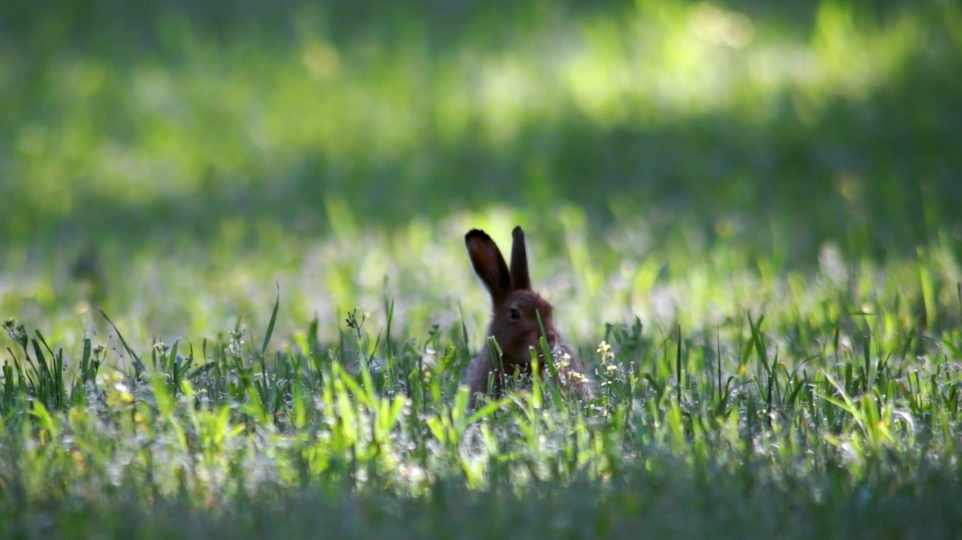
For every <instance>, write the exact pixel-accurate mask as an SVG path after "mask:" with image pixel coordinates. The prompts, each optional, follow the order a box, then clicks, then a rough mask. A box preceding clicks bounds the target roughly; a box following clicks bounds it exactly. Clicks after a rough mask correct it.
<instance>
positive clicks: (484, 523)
mask: <svg viewBox="0 0 962 540" xmlns="http://www.w3.org/2000/svg"><path fill="white" fill-rule="evenodd" d="M888 270H889V271H891V272H897V270H896V269H895V268H894V267H890V268H888ZM915 271H916V272H917V271H918V270H917V269H915ZM849 284H850V285H851V283H849ZM946 285H947V284H946ZM846 289H847V290H852V288H851V287H846ZM945 289H946V290H948V289H953V290H952V292H956V293H957V291H958V285H957V284H955V287H948V286H946V288H945ZM896 290H897V289H896ZM915 291H916V292H914V293H912V292H897V293H894V294H887V293H885V291H884V290H878V291H873V293H874V294H873V297H874V298H873V302H872V303H871V304H868V303H866V304H863V305H862V306H860V307H859V308H857V309H853V308H852V305H853V303H854V301H856V300H858V299H855V298H852V297H847V296H845V294H844V293H842V292H841V291H839V295H838V296H836V297H835V298H834V299H826V300H824V301H823V303H822V304H821V305H818V306H816V309H815V312H812V311H810V310H809V309H808V308H796V309H795V310H794V311H793V310H785V309H772V310H771V311H769V312H756V313H753V312H752V311H748V312H743V311H741V309H739V308H738V307H737V306H735V307H734V309H732V310H731V311H729V312H728V315H727V317H726V318H725V319H723V320H722V321H720V322H717V323H716V324H712V325H711V326H705V325H697V324H686V325H684V326H673V327H670V328H671V330H670V331H662V330H659V329H658V328H657V325H651V326H645V325H643V324H642V323H641V321H640V320H636V321H635V322H634V323H633V324H631V325H628V326H624V325H621V324H618V323H613V324H608V325H606V326H605V328H599V329H598V332H599V334H598V335H603V336H604V341H603V342H602V343H601V344H600V345H599V346H597V347H593V346H589V347H583V348H582V349H581V351H582V354H585V355H587V357H588V358H587V360H588V364H589V365H590V366H591V367H592V370H593V372H594V374H595V376H596V378H597V381H598V383H599V386H600V388H601V391H600V392H599V393H598V397H597V398H596V399H595V400H594V401H592V402H589V403H582V402H580V401H578V399H577V398H576V397H574V396H576V395H577V394H575V393H571V392H566V391H565V389H564V388H563V387H559V386H558V385H559V384H562V385H563V384H564V382H563V381H559V380H557V379H555V378H553V377H546V378H543V376H544V374H545V373H546V371H545V370H544V369H540V366H539V369H535V370H533V377H535V381H534V384H533V385H531V386H530V387H529V389H527V390H525V389H524V388H519V389H517V390H514V391H511V392H509V393H508V395H507V396H506V397H504V398H503V399H500V400H494V401H490V402H487V403H485V404H483V406H482V407H481V408H480V409H479V410H477V411H470V410H468V408H467V403H468V399H467V398H468V396H467V394H466V393H465V392H464V390H463V389H459V388H458V381H459V378H460V376H461V370H462V369H463V366H464V365H465V364H466V362H467V361H469V360H470V357H471V356H470V348H465V347H464V346H463V343H460V342H459V340H463V330H462V329H461V328H460V326H461V323H454V325H453V326H454V328H455V329H457V331H456V332H454V333H453V334H450V335H451V336H453V337H454V340H452V337H445V335H446V334H445V333H444V332H443V330H442V329H440V328H438V329H432V330H430V331H429V332H428V333H427V334H426V335H427V338H426V341H425V342H423V343H420V342H419V340H418V339H417V338H416V337H414V336H405V335H403V334H402V335H395V336H392V338H391V339H390V340H388V339H386V338H385V336H384V330H385V328H370V326H369V325H370V324H371V322H372V321H373V320H375V319H376V317H374V316H373V315H372V314H368V313H366V312H360V311H358V310H352V311H350V312H349V313H348V314H347V317H346V319H345V320H344V321H343V322H342V323H339V324H338V325H337V326H338V328H337V329H336V333H337V334H338V335H340V336H341V338H340V339H338V340H335V341H333V342H330V343H325V342H323V341H320V340H317V339H316V338H315V336H310V338H309V339H306V338H302V339H297V340H294V342H290V343H286V344H284V345H283V346H281V347H280V348H277V347H276V346H272V345H271V343H272V333H273V329H274V328H276V326H275V325H276V323H277V321H278V317H279V315H278V314H279V313H280V312H282V306H283V303H284V302H283V300H282V299H281V298H280V297H278V298H277V299H275V302H274V305H273V309H271V310H270V311H271V312H270V317H269V319H268V322H267V327H266V329H265V331H264V332H263V338H262V339H260V340H255V339H253V335H252V334H253V333H252V332H251V331H250V330H246V329H244V328H242V327H237V328H235V329H234V330H232V331H231V332H229V333H228V335H227V336H226V337H225V338H224V339H220V338H218V339H215V340H212V341H206V340H199V341H198V340H195V339H184V340H177V341H175V342H174V343H171V344H166V343H163V342H156V343H154V344H153V346H152V347H151V348H150V351H149V352H146V353H145V352H138V351H136V350H135V348H134V346H133V345H130V342H128V341H127V340H126V339H125V338H124V337H123V335H122V333H121V331H122V330H123V329H122V328H120V327H118V328H117V333H116V336H117V340H118V342H119V343H120V344H121V347H120V348H119V349H112V350H110V351H109V353H108V352H106V351H105V350H104V349H102V348H100V347H99V346H95V345H94V343H96V342H95V341H91V340H89V339H87V340H84V341H83V343H82V344H81V346H80V347H79V351H76V354H77V356H76V357H75V356H74V354H75V352H74V351H73V350H71V348H67V349H63V348H61V347H59V346H58V344H57V343H56V342H48V341H47V340H46V339H45V338H44V336H43V334H42V333H41V332H39V331H37V330H35V329H33V328H27V327H25V326H24V325H22V324H20V323H18V322H16V321H14V320H10V321H8V322H7V323H5V325H4V328H5V330H6V331H7V334H8V337H9V339H10V343H11V346H9V347H7V355H8V358H7V361H6V364H7V365H6V366H5V368H4V371H3V374H4V378H3V391H2V400H0V417H2V424H0V451H2V452H3V454H4V459H3V460H2V462H0V463H2V464H0V483H2V484H3V485H4V486H5V490H4V491H3V495H2V496H0V515H2V517H3V519H2V520H0V523H3V525H0V532H2V533H3V536H4V537H10V538H39V537H41V536H44V535H47V536H48V535H50V534H53V535H54V536H58V537H78V538H79V537H84V536H86V535H89V534H105V535H108V536H117V535H123V534H128V535H129V534H134V535H137V536H147V537H152V536H163V535H180V536H192V535H201V536H203V534H213V533H212V532H211V531H215V530H216V531H233V534H234V537H238V538H248V537H249V538H255V537H256V538H264V537H267V538H274V537H278V538H280V537H290V536H291V535H293V536H294V537H295V538H302V537H303V538H307V537H313V536H315V535H316V534H318V533H317V532H316V531H314V530H312V529H311V526H313V524H318V523H326V525H325V526H324V530H328V531H329V530H330V529H331V528H335V529H338V530H344V531H345V532H344V534H345V536H348V537H358V538H360V537H363V535H364V534H379V535H380V534H385V535H388V536H391V535H398V536H401V537H408V536H410V535H416V536H420V537H429V538H430V537H434V536H435V535H436V536H446V535H447V534H451V533H452V532H453V531H459V532H458V534H459V535H460V536H462V537H469V538H471V537H479V538H480V537H486V536H488V535H490V534H497V533H498V531H502V532H503V531H506V530H511V531H512V534H517V535H519V536H520V537H523V538H524V537H532V538H534V537H543V535H544V534H564V535H568V536H572V537H585V538H604V537H608V538H628V537H636V535H637V532H638V531H637V530H635V528H636V527H643V528H644V529H643V530H645V531H650V533H651V535H652V536H663V535H669V536H675V535H683V536H690V535H695V536H707V535H714V534H717V533H718V531H719V530H720V528H723V529H724V530H725V533H727V534H730V535H731V536H732V537H736V536H737V537H743V536H744V535H771V534H777V535H778V536H780V537H789V538H792V537H798V538H803V537H813V536H815V535H822V536H825V535H828V536H830V537H851V535H852V534H853V531H855V533H854V534H855V536H863V535H864V536H866V537H869V536H872V535H874V534H879V533H883V532H884V533H887V534H896V535H898V536H902V535H924V536H928V535H930V534H932V533H934V532H937V531H940V530H943V531H949V530H956V529H955V527H957V526H958V523H957V521H958V518H956V517H953V516H957V515H959V511H958V510H959V508H957V503H956V502H955V501H958V500H960V499H958V497H957V496H956V495H957V494H958V469H957V460H958V457H959V454H958V450H957V448H956V447H957V442H956V439H957V426H958V425H959V423H960V420H962V409H960V407H959V405H960V404H959V401H960V395H959V394H960V393H959V390H958V381H959V379H960V373H959V371H958V364H959V362H960V361H962V357H960V349H962V323H960V319H959V318H958V317H957V316H956V315H955V314H957V313H958V298H957V294H939V295H935V296H933V298H934V304H933V305H932V306H925V302H924V301H923V300H922V298H921V297H920V296H921V295H923V294H925V293H924V292H923V291H922V289H921V288H920V289H915ZM781 300H782V301H784V302H789V303H791V302H798V301H800V300H802V298H797V297H794V296H792V295H788V296H786V297H783V298H782V299H781ZM906 303H907V304H909V305H913V306H917V307H918V308H919V309H923V310H927V311H926V312H928V311H935V312H936V314H933V315H932V316H929V317H921V316H919V312H918V311H913V310H905V309H903V306H904V305H905V304H906ZM384 305H385V306H386V309H387V313H385V314H383V315H385V316H386V318H384V319H381V320H391V321H392V323H393V321H394V319H393V318H391V313H393V311H394V309H396V305H395V304H393V303H392V302H386V303H385V304H384ZM561 313H563V312H561ZM819 313H832V314H833V315H832V316H831V317H829V318H825V319H821V316H820V315H819ZM938 313H944V315H938ZM342 324H343V325H344V326H342ZM315 326H316V324H315ZM685 328H690V330H685ZM315 330H316V328H315ZM412 330H413V329H411V328H408V329H407V331H408V332H410V331H412ZM95 339H100V338H95ZM198 343H201V345H199V346H198V345H196V344H198ZM400 343H404V345H403V346H399V345H398V344H400ZM595 349H597V350H595ZM121 355H125V356H127V357H129V358H132V359H136V361H133V362H125V363H124V362H118V359H119V357H120V356H121ZM559 390H561V391H560V392H559ZM513 500H517V501H519V502H518V503H516V505H515V506H512V505H513V504H514V503H511V502H510V501H513ZM311 506H313V507H314V508H315V510H313V511H308V510H307V508H309V507H311ZM521 508H524V510H523V511H522V510H521ZM894 508H905V509H911V511H903V512H899V515H900V516H901V517H900V519H899V520H895V519H894V518H893V517H892V516H891V515H890V513H891V512H892V511H893V509H894ZM913 512H914V513H913ZM315 513H317V514H316V515H315ZM124 515H126V516H136V518H134V519H133V521H128V520H127V519H122V518H121V516H124ZM282 515H290V517H289V520H288V521H285V520H284V519H283V518H282V517H281V516H282ZM362 515H363V516H365V517H364V518H361V517H360V516H362ZM468 515H471V516H472V518H471V523H472V524H471V526H470V527H466V528H465V529H464V530H459V528H460V527H465V525H466V522H465V521H464V520H466V519H468V518H467V516H468ZM322 518H323V519H322ZM581 519H588V520H589V523H582V522H579V520H581ZM234 520H240V523H246V524H247V525H248V527H240V526H239V525H237V523H236V522H234ZM359 520H360V521H359ZM232 522H234V523H233V524H232ZM362 523H363V524H362ZM850 527H855V528H850ZM205 531H206V532H205Z"/></svg>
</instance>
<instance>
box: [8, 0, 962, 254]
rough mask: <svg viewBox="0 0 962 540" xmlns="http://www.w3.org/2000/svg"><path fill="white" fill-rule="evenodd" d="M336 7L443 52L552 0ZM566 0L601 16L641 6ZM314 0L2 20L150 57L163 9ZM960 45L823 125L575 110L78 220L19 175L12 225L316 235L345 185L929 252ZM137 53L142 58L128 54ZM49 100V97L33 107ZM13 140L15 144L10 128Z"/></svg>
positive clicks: (801, 14)
mask: <svg viewBox="0 0 962 540" xmlns="http://www.w3.org/2000/svg"><path fill="white" fill-rule="evenodd" d="M856 4H857V5H856V8H855V9H864V10H876V11H877V12H878V16H880V17H884V16H885V14H886V13H888V12H889V11H891V10H895V9H897V8H901V7H904V6H906V5H909V4H910V3H909V2H895V1H890V2H860V3H856ZM323 5H324V9H325V11H326V12H327V13H328V17H329V18H328V21H329V24H330V27H331V29H332V32H333V34H334V35H335V37H336V38H337V39H343V40H348V39H351V36H356V35H358V34H359V33H363V32H365V31H372V30H371V29H375V28H390V23H389V22H385V21H389V20H390V16H391V13H392V10H399V11H398V13H401V12H403V13H406V14H414V15H417V16H423V17H424V18H425V20H427V21H429V22H428V25H429V26H430V28H431V30H430V36H431V38H430V41H431V43H432V44H433V46H436V47H438V48H442V49H443V47H445V46H446V44H447V43H449V42H450V40H456V39H457V35H458V32H460V31H462V30H465V29H466V28H469V27H474V28H485V27H486V26H485V24H486V23H485V22H484V21H486V20H497V17H504V18H511V17H523V16H530V14H531V13H536V8H537V3H534V2H532V3H524V4H516V3H515V2H507V1H498V2H484V3H482V2H441V1H438V0H430V1H428V0H424V1H417V2H410V1H409V2H404V3H397V4H394V3H382V2H373V1H371V2H353V1H343V2H328V3H325V4H323ZM565 5H566V6H568V8H569V9H572V10H590V9H600V8H602V7H606V8H612V6H613V7H614V9H618V8H619V6H624V5H627V4H626V3H625V2H620V1H619V2H603V1H598V2H587V3H586V2H574V1H571V2H568V3H566V4H565ZM726 5H729V6H731V7H733V8H736V9H741V10H743V11H745V12H746V13H749V14H752V15H753V16H757V17H769V18H771V19H772V20H775V21H778V22H779V24H784V25H786V27H791V28H793V31H795V32H798V33H801V34H805V33H806V32H808V31H810V25H811V21H812V18H813V15H812V13H813V12H814V9H815V7H814V5H809V3H804V5H803V3H800V2H789V3H785V4H784V7H773V6H772V4H771V3H767V2H761V1H754V0H752V1H749V0H744V1H741V2H728V3H726ZM779 6H782V4H779ZM302 7H303V3H302V2H299V1H294V0H284V1H279V2H278V1H270V2H269V1H266V0H246V1H240V2H236V1H235V2H231V3H227V4H215V3H211V2H189V1H186V0H184V1H172V2H144V3H136V4H131V3H124V2H119V1H108V2H67V1H52V0H49V1H45V2H37V3H32V4H30V5H29V7H27V4H18V5H17V6H8V7H7V8H5V9H4V10H3V11H4V13H3V16H2V18H0V28H3V33H4V35H5V41H6V42H7V43H8V45H9V44H10V43H16V42H18V41H21V40H22V43H23V47H25V48H26V49H28V50H30V51H31V54H35V55H36V56H37V57H38V58H39V57H42V56H43V55H44V54H46V52H48V51H50V50H52V49H54V48H61V47H66V46H72V47H78V48H79V49H83V50H88V51H89V50H93V51H95V54H110V55H116V57H118V58H121V60H118V61H131V60H134V59H136V57H137V56H138V55H141V54H150V53H149V52H145V51H150V50H151V48H152V47H154V45H155V43H154V40H159V39H161V38H162V36H161V37H159V36H157V35H155V34H154V33H153V32H154V31H155V30H156V26H155V25H154V22H155V21H156V20H157V19H158V18H159V17H160V16H161V14H163V13H170V12H179V13H182V14H183V15H184V17H186V19H187V20H189V21H190V25H191V26H192V27H194V28H195V29H201V33H202V34H203V35H207V36H215V37H216V36H218V35H221V36H224V37H230V36H236V35H237V32H238V29H250V31H252V32H262V33H269V34H273V33H276V34H277V35H278V36H281V37H280V38H278V39H277V40H275V41H278V42H279V43H283V42H284V39H283V36H284V35H286V34H285V33H286V32H290V31H292V30H291V26H290V25H291V19H292V18H293V17H295V16H296V13H298V10H299V9H302ZM375 12H376V13H375ZM486 17H492V19H486ZM348 21H350V22H348ZM479 21H480V22H479ZM378 25H381V26H378ZM473 25H475V26H473ZM490 28H493V29H495V28H500V27H499V26H498V25H497V24H492V25H490ZM505 28H507V27H505ZM101 29H103V31H101ZM465 31H466V30H465ZM491 35H492V36H497V35H498V31H497V30H492V33H491ZM136 36H140V37H139V38H138V37H136ZM120 44H122V45H120ZM278 46H280V47H283V45H278ZM161 49H162V48H161ZM951 50H953V51H955V52H954V54H951V55H946V54H942V55H941V56H938V57H932V56H920V57H918V58H913V59H911V60H910V61H909V62H907V63H906V67H905V68H904V72H902V73H900V74H898V76H897V77H896V78H895V80H894V82H892V83H891V84H888V85H887V86H885V87H883V88H882V89H881V90H878V91H876V92H875V93H874V94H872V95H870V96H869V97H868V98H866V99H863V100H858V101H856V100H844V99H836V100H835V101H833V102H831V103H830V104H829V105H828V106H827V107H825V108H824V110H823V111H822V112H821V113H820V114H818V115H817V117H816V118H814V119H808V120H802V119H800V118H799V115H798V114H797V113H796V111H795V107H794V105H793V96H791V95H789V94H785V95H783V96H781V106H780V109H779V113H778V114H777V115H776V116H775V118H774V120H772V121H769V122H764V123H757V122H752V121H748V120H745V119H744V118H741V117H739V116H738V115H737V114H736V113H734V112H732V113H716V114H707V115H701V116H693V117H690V118H688V119H684V120H677V121H673V122H670V123H663V124H660V125H659V127H657V128H648V129H644V130H642V129H631V128H628V127H619V128H615V129H610V130H599V129H598V128H597V127H596V126H595V125H594V124H592V123H591V122H590V121H589V120H587V119H585V118H581V117H578V116H576V115H573V114H572V115H569V116H568V117H566V118H565V119H564V120H563V121H562V122H559V123H556V124H552V125H544V126H539V125H528V126H527V127H526V129H525V131H524V132H523V133H522V134H521V135H520V136H519V137H518V138H517V139H516V141H515V143H514V144H513V145H512V146H511V148H510V149H509V150H506V151H501V152H498V153H493V152H491V151H487V150H485V147H486V146H485V144H483V141H482V140H481V138H480V137H481V136H480V135H477V137H476V138H470V137H469V138H465V139H462V140H460V141H459V142H458V143H457V144H456V145H451V144H446V143H444V142H442V139H441V138H440V137H439V136H438V135H437V134H436V133H433V134H432V135H430V136H428V137H427V139H426V140H427V141H428V142H427V143H426V144H425V145H424V146H423V147H420V148H419V149H418V152H417V155H406V156H402V157H401V158H398V159H397V160H395V161H390V162H383V161H382V162H378V163H375V162H371V161H366V160H360V159H358V160H353V161H348V162H345V161H343V160H341V161H335V160H332V159H329V158H328V157H327V156H325V155H323V154H320V153H313V154H312V153H305V154H303V155H300V156H299V157H298V159H297V164H296V167H295V168H294V170H293V172H290V173H289V174H287V175H285V176H284V177H275V176H271V173H270V170H271V169H270V168H269V167H263V168H261V169H260V170H255V171H251V173H250V175H251V176H250V179H249V181H248V182H245V185H244V186H243V187H239V186H238V185H235V184H234V183H233V182H232V181H231V179H230V178H223V177H222V176H221V175H220V173H219V172H218V171H217V170H216V169H211V173H210V180H209V181H208V182H206V183H204V186H203V187H202V189H200V190H199V191H197V192H194V193H191V194H190V195H189V196H188V195H185V196H183V197H173V198H165V199H158V200H153V201H151V202H149V203H146V204H144V205H123V204H118V203H117V202H116V201H115V200H112V199H109V198H108V199H104V198H99V197H97V196H94V195H91V194H83V193H80V194H77V198H76V204H75V205H74V210H73V211H72V212H71V214H70V216H69V217H68V218H67V219H66V220H63V221H60V222H54V221H52V220H50V219H48V218H46V217H45V214H44V209H43V208H39V207H38V208H30V207H24V206H23V205H20V204H17V205H16V206H14V203H13V201H15V200H16V198H15V193H16V186H15V185H13V184H12V183H11V182H12V181H11V180H10V179H9V178H8V179H7V180H6V181H4V183H5V184H6V190H7V197H6V198H7V202H6V203H4V204H3V205H0V208H3V210H4V211H3V212H2V213H3V214H4V215H3V216H0V234H3V233H6V235H8V236H9V237H10V238H13V239H14V240H13V241H14V242H23V243H27V244H32V243H34V242H38V241H40V242H48V241H52V242H54V243H55V244H56V243H58V242H63V241H67V242H73V241H75V240H77V239H78V238H89V237H96V238H104V239H110V240H111V241H115V242H120V243H121V244H124V245H129V246H130V247H131V248H134V247H136V246H139V245H142V244H143V243H145V242H149V241H151V240H157V239H163V238H167V237H176V236H178V235H182V234H188V235H192V236H194V237H195V238H197V239H198V241H202V240H203V239H204V238H208V237H211V236H213V235H216V234H217V231H218V230H219V226H220V224H221V223H222V222H223V220H225V219H230V218H234V217H237V216H244V218H245V219H249V220H251V221H252V222H256V221H259V220H264V221H269V222H271V223H274V224H276V225H278V226H281V227H284V228H289V229H290V230H291V231H292V232H296V233H298V234H305V235H313V234H321V233H323V232H324V230H325V229H326V220H327V218H326V217H325V216H324V210H323V209H324V200H325V197H328V196H331V195H336V196H338V197H342V198H344V199H345V200H346V201H347V202H348V203H349V204H350V206H351V208H352V209H353V210H354V211H355V212H356V213H357V215H358V216H359V219H360V220H361V221H367V220H370V221H373V222H376V223H378V224H391V223H404V222H406V221H408V220H409V219H410V218H411V217H412V216H414V215H423V216H428V217H431V218H437V217H440V216H444V215H448V214H450V213H451V212H452V211H456V210H458V209H463V208H478V207H482V206H485V205H488V204H491V203H492V202H498V203H507V204H511V205H518V206H522V207H528V208H544V209H545V211H551V210H552V209H554V208H556V207H557V205H558V204H562V203H577V204H580V205H582V206H583V207H584V208H585V210H586V211H587V212H588V214H589V216H591V218H592V219H590V220H589V221H590V222H591V223H592V224H593V226H595V227H598V228H602V227H605V226H608V225H610V224H612V223H613V220H614V219H616V218H617V217H624V216H625V215H626V214H627V215H638V216H644V217H646V218H649V219H650V220H651V223H652V226H653V227H656V231H654V232H655V238H660V237H661V235H663V234H664V233H666V232H667V231H668V230H670V229H671V228H672V227H675V226H676V225H678V224H679V223H684V224H686V225H694V226H696V227H699V228H701V229H703V230H704V232H705V233H706V234H707V235H708V237H709V238H712V237H714V235H716V234H719V233H718V222H719V220H723V219H729V220H730V219H734V220H735V221H734V223H735V225H736V226H735V230H734V232H733V233H731V234H734V235H736V236H737V237H738V241H739V242H744V243H745V244H747V245H748V246H751V247H754V248H755V249H759V250H762V251H765V250H768V249H770V246H771V242H772V241H773V239H772V235H771V231H772V227H773V226H774V227H776V228H778V229H779V230H781V231H784V236H783V238H785V239H786V240H788V241H789V242H790V245H791V249H790V252H791V253H792V257H793V258H798V259H799V260H804V259H810V258H811V256H812V255H813V254H814V253H815V252H816V251H817V249H818V246H819V245H820V243H821V242H822V241H824V240H825V239H829V238H832V239H836V240H838V241H839V242H840V243H841V245H842V247H843V248H850V249H854V250H870V251H871V252H872V253H875V254H877V255H883V254H885V253H886V252H888V251H890V250H900V251H906V252H911V251H912V250H914V246H915V245H917V244H918V243H921V242H924V241H926V240H928V239H931V238H932V237H933V236H934V234H935V232H936V230H935V229H937V228H945V229H948V230H952V228H953V227H955V228H956V229H960V228H962V225H959V224H962V205H960V204H959V203H958V202H959V201H962V179H960V178H959V171H962V123H960V122H959V119H960V118H962V55H960V53H959V48H958V47H956V48H954V49H951ZM125 55H129V57H128V58H126V59H125V60H124V59H123V58H124V56H125ZM37 69H40V68H37ZM27 71H28V73H33V71H31V69H27ZM22 84H23V86H22V87H21V89H22V91H24V92H28V91H30V88H31V86H30V83H29V82H27V83H22ZM37 84H41V83H39V82H38V83H37ZM48 113H49V112H48V111H44V110H42V107H40V106H38V108H37V110H34V111H21V112H19V113H15V114H17V115H18V116H20V117H23V116H27V117H29V116H32V115H35V116H43V115H44V114H48ZM11 114H14V113H11ZM3 131H7V130H6V129H4V130H3ZM8 133H9V132H8ZM2 144H3V146H6V147H7V148H9V145H10V143H9V141H8V142H7V143H2ZM0 151H5V150H4V149H3V148H0ZM546 179H550V180H546ZM3 189H4V185H3V184H0V190H3ZM613 202H614V203H615V205H614V206H613ZM614 210H617V212H615V211H614ZM12 220H18V221H17V222H18V225H17V227H18V228H19V230H24V229H29V230H31V231H33V232H32V233H31V234H30V235H28V236H27V237H24V236H23V235H15V234H11V232H10V231H11V227H12V225H11V223H12ZM960 230H962V229H960Z"/></svg>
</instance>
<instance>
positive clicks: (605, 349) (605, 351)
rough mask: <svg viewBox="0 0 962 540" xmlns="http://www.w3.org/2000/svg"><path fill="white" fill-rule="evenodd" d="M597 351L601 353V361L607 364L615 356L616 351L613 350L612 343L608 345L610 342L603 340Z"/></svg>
mask: <svg viewBox="0 0 962 540" xmlns="http://www.w3.org/2000/svg"><path fill="white" fill-rule="evenodd" d="M597 352H598V354H600V355H601V362H602V363H603V364H607V363H608V362H610V361H612V360H614V358H615V353H613V352H611V345H608V342H606V341H602V342H601V343H599V344H598V351H597Z"/></svg>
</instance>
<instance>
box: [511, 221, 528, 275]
mask: <svg viewBox="0 0 962 540" xmlns="http://www.w3.org/2000/svg"><path fill="white" fill-rule="evenodd" d="M511 235H512V236H513V237H514V243H513V244H512V245H511V288H512V289H514V290H516V291H521V290H530V289H531V275H530V274H528V252H527V250H526V249H525V247H524V231H522V230H521V227H515V228H514V231H512V232H511Z"/></svg>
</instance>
